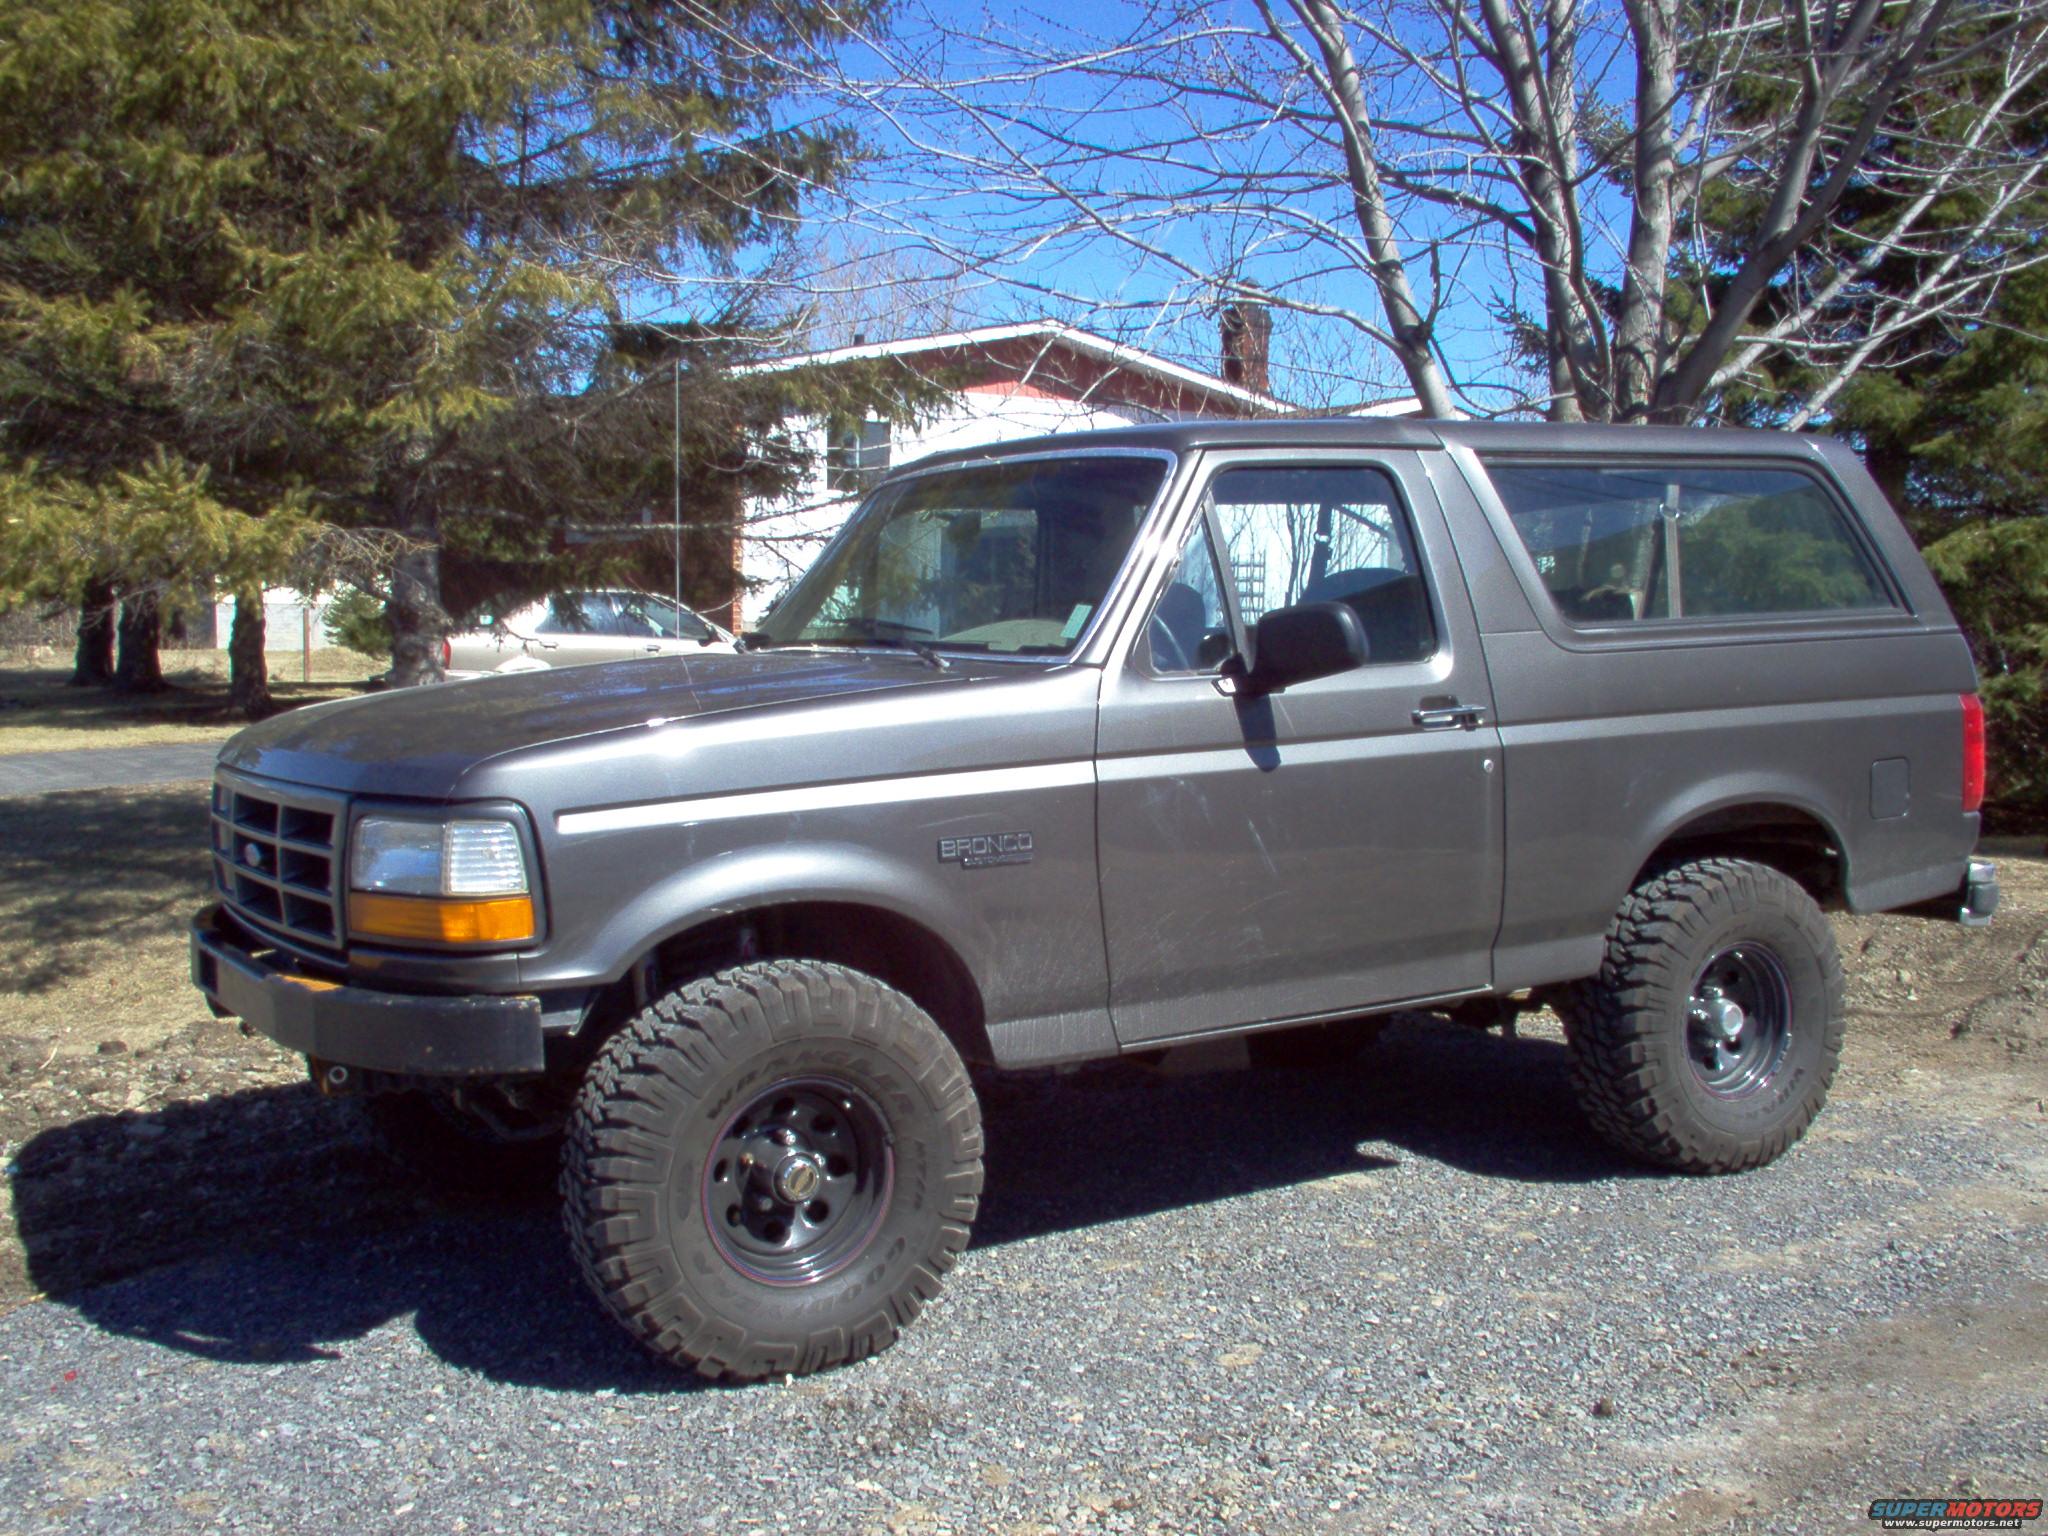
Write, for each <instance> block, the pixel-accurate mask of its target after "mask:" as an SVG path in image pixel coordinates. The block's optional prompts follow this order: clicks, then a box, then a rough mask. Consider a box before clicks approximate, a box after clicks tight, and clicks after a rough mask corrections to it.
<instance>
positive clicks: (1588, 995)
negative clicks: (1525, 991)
mask: <svg viewBox="0 0 2048 1536" xmlns="http://www.w3.org/2000/svg"><path fill="white" fill-rule="evenodd" d="M1560 1012H1561V1013H1562V1014H1563V1016H1564V1023H1565V1036H1566V1039H1567V1040H1568V1041H1569V1042H1570V1045H1571V1055H1572V1078H1573V1084H1574V1086H1575V1087H1576V1089H1577V1091H1578V1096H1579V1101H1580V1103H1581V1104H1582V1105H1583V1106H1584V1108H1585V1111H1586V1116H1587V1118H1588V1119H1589V1120H1591V1121H1592V1123H1593V1126H1594V1128H1595V1129H1596V1130H1598V1131H1599V1132H1600V1134H1601V1135H1602V1136H1604V1137H1605V1138H1606V1139H1607V1140H1608V1141H1610V1142H1612V1143H1613V1144H1614V1145H1615V1146H1617V1147H1619V1148H1621V1149H1622V1150H1623V1151H1625V1152H1628V1153H1631V1154H1633V1155H1634V1156H1637V1157H1640V1158H1643V1159H1645V1160H1647V1161H1649V1162H1652V1163H1657V1164H1659V1165H1661V1166H1663V1167H1667V1168H1676V1169H1679V1170H1681V1171H1683V1172H1687V1173H1729V1172H1733V1171H1735V1170H1737V1169H1743V1168H1756V1167H1760V1166H1762V1165H1763V1164H1765V1163H1768V1162H1770V1161H1771V1160H1772V1159H1773V1158H1775V1157H1777V1156H1778V1155H1779V1154H1780V1153H1781V1152H1783V1151H1784V1150H1785V1149H1786V1148H1787V1147H1789V1146H1791V1145H1792V1143H1793V1142H1795V1141H1797V1140H1798V1139H1799V1138H1800V1136H1801V1135H1803V1134H1804V1133H1805V1130H1806V1128H1807V1126H1808V1125H1810V1124H1811V1123H1812V1122H1813V1117H1814V1116H1815V1115H1817V1114H1819V1113H1820V1110H1821V1106H1822V1105H1823V1104H1824V1103H1826V1101H1827V1092H1828V1085H1829V1084H1830V1083H1831V1082H1832V1081H1833V1079H1834V1075H1835V1066H1836V1063H1837V1062H1838V1061H1839V1060H1840V1057H1841V1051H1842V1033H1843V1027H1844V1016H1843V985H1842V965H1841V959H1840V957H1839V955H1838V954H1837V953H1836V950H1835V938H1834V932H1833V930H1832V929H1830V928H1829V927H1828V923H1827V919H1826V918H1825V917H1823V916H1822V915H1821V911H1820V908H1819V907H1818V906H1816V905H1815V904H1814V901H1813V898H1812V897H1810V896H1809V895H1807V894H1806V892H1805V891H1804V890H1802V889H1801V888H1800V887H1799V886H1798V885H1797V884H1796V883H1795V882H1794V881H1793V880H1791V879H1790V878H1789V877H1788V876H1786V875H1784V874H1781V873H1780V872H1779V871H1777V870H1775V869H1771V868H1769V867H1767V866H1765V865H1761V864H1753V863H1750V862H1748V861H1746V860H1741V859H1700V860H1696V861H1694V862H1692V863H1689V864H1681V865H1679V866H1677V867H1676V868H1673V869H1670V870H1667V871H1665V872H1664V873H1662V874H1659V875H1656V876H1655V877H1653V878H1651V879H1649V880H1646V881H1645V882H1644V883H1643V884H1642V885H1640V886H1638V887H1637V888H1636V889H1635V890H1633V891H1631V892H1630V893H1629V897H1628V899H1627V900H1626V901H1625V902H1623V903H1622V907H1621V911H1620V912H1619V913H1617V914H1616V915H1615V918H1614V921H1613V923H1612V924H1610V925H1609V927H1608V930H1607V953H1606V958H1605V959H1604V961H1603V962H1602V964H1601V967H1600V972H1599V974H1598V976H1596V977H1595V978H1593V979H1592V980H1590V981H1587V982H1582V983H1580V984H1578V985H1577V986H1575V987H1573V988H1572V989H1570V991H1569V993H1568V994H1567V995H1566V996H1565V997H1564V998H1563V999H1562V1004H1561V1007H1560Z"/></svg>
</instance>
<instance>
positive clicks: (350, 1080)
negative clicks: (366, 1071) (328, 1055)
mask: <svg viewBox="0 0 2048 1536" xmlns="http://www.w3.org/2000/svg"><path fill="white" fill-rule="evenodd" d="M313 1083H314V1086H316V1087H317V1088H318V1089H319V1090H320V1094H321V1097H323V1098H329V1099H340V1098H346V1097H348V1096H349V1095H350V1094H353V1093H356V1092H358V1091H359V1090H360V1089H361V1088H362V1086H363V1084H362V1079H361V1078H360V1077H359V1076H357V1074H356V1072H355V1070H354V1069H353V1068H351V1067H345V1066H343V1065H342V1064H341V1063H340V1062H338V1061H315V1062H314V1063H313Z"/></svg>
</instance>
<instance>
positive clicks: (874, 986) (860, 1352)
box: [561, 961, 982, 1380]
mask: <svg viewBox="0 0 2048 1536" xmlns="http://www.w3.org/2000/svg"><path fill="white" fill-rule="evenodd" d="M981 1151H982V1133H981V1112H980V1107H979V1105H978V1104H977V1103H976V1100H975V1097H974V1090H973V1088H972V1087H971V1086H970V1084H969V1082H968V1078H967V1071H966V1068H965V1067H964V1066H963V1065H962V1064H961V1061H960V1057H959V1055H958V1053H956V1052H955V1051H954V1049H953V1046H952V1043H951V1042H950V1041H948V1040H947V1039H946V1037H945V1035H944V1034H943V1033H942V1032H941V1031H940V1030H939V1028H938V1026H937V1025H936V1024H934V1023H933V1022H932V1020H931V1019H930V1017H929V1016H927V1015H926V1014H925V1013H924V1012H923V1011H922V1010H921V1009H919V1008H918V1007H917V1006H916V1004H914V1003H912V1002H911V1001H910V1000H909V999H908V998H906V997H904V996H903V995H902V994H901V993H899V992H896V991H894V990H893V989H891V988H889V987H887V986H884V985H883V984H882V983H881V982H879V981H877V980H875V979H874V978H873V977H871V976H866V975H863V974H861V973H860V972H858V971H853V970H848V969H846V968H845V967H843V966H837V965H825V964H821V963H814V962H808V961H774V962H767V963H762V964H756V965H747V966H741V967H739V968H738V969H736V970H731V971H726V972H722V973H721V974H719V975H717V976H712V977H709V978H707V979H705V980H702V981H697V982H693V983H691V984H690V985H688V986H685V987H683V988H680V989H679V990H677V991H675V992H672V993H670V994H669V995H668V996H666V997H664V998H661V999H660V1000H658V1001H657V1002H655V1003H654V1004H653V1005H651V1006H650V1007H648V1008H647V1009H646V1010H645V1011H644V1012H642V1013H641V1014H640V1015H639V1016H638V1017H637V1018H635V1019H634V1020H633V1021H632V1022H631V1023H630V1024H628V1025H627V1026H626V1028H625V1029H624V1030H623V1031H622V1032H621V1033H619V1034H618V1035H616V1036H614V1037H613V1038H612V1040H611V1041H609V1042H608V1043H607V1044H606V1045H605V1047H604V1049H603V1050H602V1051H600V1052H599V1053H598V1056H597V1059H596V1061H595V1062H594V1063H593V1064H592V1066H591V1068H590V1072H589V1075H588V1076H587V1077H586V1079H585V1080H584V1085H583V1089H582V1092H581V1093H580V1094H579V1095H578V1098H577V1101H576V1105H575V1108H574V1109H573V1110H572V1111H571V1113H570V1117H569V1136H568V1140H567V1143H566V1145H565V1147H564V1152H563V1159H562V1179H561V1191H562V1200H563V1217H564V1222H565V1225H566V1227H567V1229H568V1235H569V1244H570V1247H571V1249H572V1251H573V1252H574V1254H575V1257H576V1261H577V1263H578V1265H579V1266H580V1267H581V1269H582V1271H583V1274H584V1277H585V1279H586V1280H587V1281H588V1282H589V1284H590V1286H591V1289H592V1290H593V1291H595V1292H596V1294H597V1297H598V1299H599V1300H600V1301H601V1302H602V1303H603V1304H604V1306H605V1307H606V1309H607V1310H609V1311H610V1312H611V1314H612V1315H613V1316H614V1317H615V1318H617V1319H618V1321H619V1322H620V1323H621V1324H623V1325H624V1326H625V1328H626V1330H627V1331H628V1332H629V1333H631V1334H632V1335H633V1336H634V1337H635V1338H636V1339H638V1340H639V1341H640V1342H641V1343H642V1344H643V1345H644V1346H645V1347H646V1348H647V1349H648V1350H649V1351H651V1352H652V1353H653V1354H655V1355H656V1356H658V1357H660V1358H661V1359H663V1360H666V1361H669V1362H670V1363H672V1364H676V1365H687V1366H694V1367H695V1368H696V1369H697V1370H699V1371H701V1372H703V1373H704V1374H706V1375H709V1376H724V1377H730V1378H734V1379H739V1380H749V1379H754V1378H758V1377H762V1376H770V1375H783V1374H791V1375H797V1374H803V1373H806V1372H810V1371H815V1370H819V1369H822V1368H824V1367H826V1366H832V1365H838V1364H841V1363H843V1362H846V1361H850V1360H858V1359H861V1358H862V1357H864V1356H867V1355H870V1354H873V1353H875V1352H876V1351H878V1350H881V1349H884V1348H886V1347H887V1346H888V1345H889V1344H891V1343H893V1342H894V1341H895V1338H896V1335H897V1332H898V1331H899V1330H900V1329H902V1328H904V1327H907V1326H908V1325H909V1324H910V1323H911V1322H912V1321H913V1320H914V1319H915V1318H916V1317H917V1315H918V1313H919V1312H920V1311H921V1310H922V1309H923V1307H924V1304H925V1303H926V1302H927V1301H930V1300H931V1299H932V1298H933V1297H934V1296H936V1295H937V1294H938V1291H939V1285H940V1276H942V1275H943V1274H945V1272H946V1271H947V1270H949V1269H951V1268H952V1266H953V1262H954V1260H955V1259H956V1258H957V1257H958V1256H959V1254H960V1252H961V1250H963V1249H964V1248H965V1247H966V1246H967V1239H968V1232H969V1228H970V1226H971V1224H972V1222H973V1220H974V1217H975V1213H976V1209H977V1207H978V1204H979V1199H980V1194H981V1181H982V1167H981Z"/></svg>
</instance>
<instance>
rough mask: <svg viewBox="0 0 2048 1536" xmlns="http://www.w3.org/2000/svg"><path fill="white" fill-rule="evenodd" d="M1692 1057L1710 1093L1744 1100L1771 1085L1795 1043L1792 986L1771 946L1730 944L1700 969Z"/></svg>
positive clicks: (1691, 1014) (1692, 1003)
mask: <svg viewBox="0 0 2048 1536" xmlns="http://www.w3.org/2000/svg"><path fill="white" fill-rule="evenodd" d="M1685 1023H1686V1047H1687V1050H1686V1054H1687V1056H1688V1057H1689V1058H1690V1059H1691V1061H1692V1069H1693V1072H1694V1073H1695V1074H1696V1075H1697V1076H1698V1077H1699V1080H1700V1084H1701V1086H1702V1087H1704V1088H1705V1089H1706V1090H1707V1092H1709V1093H1711V1094H1713V1095H1715V1096H1716V1097H1717V1098H1723V1099H1739V1098H1742V1097H1743V1096H1744V1095H1746V1094H1751V1093H1755V1092H1757V1091H1759V1090H1760V1089H1763V1088H1766V1087H1768V1086H1769V1085H1770V1081H1771V1079H1772V1078H1773V1077H1774V1076H1776V1075H1777V1072H1778V1069H1779V1068H1780V1067H1781V1066H1782V1065H1783V1064H1784V1061H1785V1052H1786V1050H1787V1048H1788V1047H1789V1046H1790V1045H1791V1043H1792V984H1791V983H1790V982H1789V981H1787V980H1786V979H1785V967H1784V966H1783V965H1782V964H1781V963H1780V962H1779V960H1778V957H1777V956H1776V955H1775V954H1773V953H1772V952H1771V950H1770V947H1769V946H1768V945H1765V944H1761V943H1758V942H1757V941H1756V940H1754V939H1752V940H1749V941H1747V942H1744V943H1741V944H1733V945H1730V946H1729V947H1728V948H1727V949H1724V950H1721V951H1719V952H1717V953H1716V954H1715V955H1713V956H1712V957H1711V958H1710V959H1709V960H1708V961H1707V963H1706V964H1705V965H1704V966H1702V967H1700V974H1699V979H1698V980H1696V981H1695V982H1694V983H1693V986H1692V996H1691V998H1690V999H1688V1001H1687V1003H1686V1009H1685Z"/></svg>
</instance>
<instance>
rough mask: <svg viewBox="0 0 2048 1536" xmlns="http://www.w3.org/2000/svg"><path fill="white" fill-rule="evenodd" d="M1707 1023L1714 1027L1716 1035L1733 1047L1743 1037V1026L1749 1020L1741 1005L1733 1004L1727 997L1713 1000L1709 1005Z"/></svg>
mask: <svg viewBox="0 0 2048 1536" xmlns="http://www.w3.org/2000/svg"><path fill="white" fill-rule="evenodd" d="M1707 1021H1708V1022H1709V1023H1710V1024H1712V1025H1713V1027H1714V1033H1715V1034H1717V1035H1719V1036H1720V1037H1721V1038H1722V1039H1723V1040H1725V1041H1727V1042H1728V1043H1729V1044H1730V1045H1733V1044H1734V1043H1735V1042H1736V1041H1737V1040H1739V1039H1740V1038H1741V1037H1742V1026H1743V1025H1744V1024H1745V1023H1747V1022H1748V1021H1747V1019H1746V1018H1745V1017H1744V1015H1743V1012H1742V1005H1741V1004H1740V1003H1731V1002H1729V1001H1728V999H1727V998H1725V997H1716V998H1712V999H1710V1000H1709V1001H1708V1003H1707Z"/></svg>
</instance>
